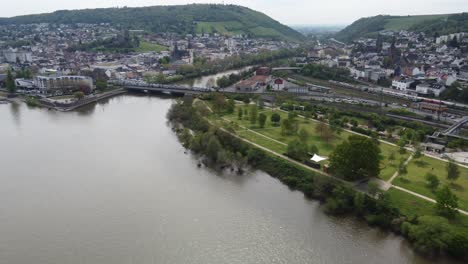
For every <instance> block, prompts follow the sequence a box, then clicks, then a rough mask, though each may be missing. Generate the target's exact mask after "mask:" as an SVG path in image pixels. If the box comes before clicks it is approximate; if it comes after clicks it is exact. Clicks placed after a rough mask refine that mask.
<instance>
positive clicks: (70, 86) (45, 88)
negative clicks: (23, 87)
mask: <svg viewBox="0 0 468 264" xmlns="http://www.w3.org/2000/svg"><path fill="white" fill-rule="evenodd" d="M33 83H34V86H35V88H36V89H38V90H39V91H40V93H42V94H65V93H71V92H73V91H77V90H82V91H83V92H87V93H89V92H91V91H92V90H93V79H91V78H90V77H87V76H57V77H51V76H36V77H35V78H34V80H33Z"/></svg>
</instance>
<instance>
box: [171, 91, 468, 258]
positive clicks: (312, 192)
mask: <svg viewBox="0 0 468 264" xmlns="http://www.w3.org/2000/svg"><path fill="white" fill-rule="evenodd" d="M187 100H188V99H186V100H184V103H182V104H180V103H179V104H176V105H174V107H175V108H174V109H173V111H172V112H170V113H169V115H168V118H169V120H172V121H175V122H181V123H182V124H184V125H185V126H187V127H189V128H190V129H193V130H194V131H195V135H194V136H192V137H190V136H188V134H186V133H179V138H180V139H181V141H182V142H183V144H184V146H188V147H189V148H191V149H192V150H194V151H195V152H197V153H203V154H205V155H207V156H208V157H209V158H210V159H211V160H212V161H213V162H226V159H227V160H234V162H235V160H236V158H238V157H240V158H246V159H247V160H248V162H249V164H251V165H252V166H254V167H255V168H258V169H261V170H263V171H265V172H267V173H269V174H270V175H272V176H273V177H275V178H278V179H279V180H280V181H282V182H283V183H284V184H286V185H287V186H289V187H290V188H292V189H295V190H300V191H302V192H303V193H304V194H305V195H306V196H308V197H311V198H315V199H318V200H320V201H322V202H324V208H325V211H326V212H328V213H330V214H334V215H354V216H356V217H358V218H360V219H363V220H364V221H366V222H367V223H368V224H369V225H371V226H379V227H381V228H383V229H386V230H391V231H393V232H395V233H397V234H402V235H403V236H404V237H406V238H408V239H409V240H410V241H413V242H415V243H416V244H415V249H416V250H417V251H418V252H420V253H421V254H424V255H428V256H435V255H439V254H444V253H450V254H451V255H453V256H457V257H462V256H463V255H464V254H466V248H467V246H468V244H463V243H465V242H460V241H466V237H464V236H462V235H461V234H459V233H458V232H459V231H463V228H462V226H457V227H456V228H455V226H453V229H452V226H449V223H448V221H447V220H446V219H445V218H442V217H438V216H434V215H431V216H425V215H419V217H418V216H416V217H414V216H411V217H409V215H405V214H403V213H402V212H400V210H399V207H395V204H394V203H393V201H392V202H390V200H389V199H390V198H391V197H390V196H389V194H388V193H386V192H382V193H379V194H378V195H377V196H375V195H372V196H369V195H365V194H363V193H361V192H360V191H357V190H354V189H353V188H352V187H351V188H350V187H349V186H348V185H347V184H344V185H343V184H342V183H341V182H340V181H335V180H334V179H332V178H327V177H323V176H321V174H320V173H314V172H311V170H308V169H306V168H303V167H301V166H299V165H297V164H294V163H291V162H290V161H288V160H287V159H285V158H284V157H275V156H277V155H272V154H271V153H269V152H270V151H265V150H264V148H263V147H259V146H256V144H253V143H251V142H250V141H247V140H245V139H243V138H241V137H239V136H237V135H235V134H233V133H234V129H232V127H231V128H230V127H223V126H222V125H221V124H217V125H221V126H220V128H219V127H218V128H213V127H212V126H213V124H212V123H211V122H208V121H206V122H207V123H206V122H204V121H203V118H201V117H199V116H197V114H196V112H197V111H200V112H204V113H205V114H206V113H207V112H208V111H205V110H202V109H201V106H198V107H194V108H193V109H192V108H191V107H184V106H183V104H186V103H188V102H189V101H187ZM184 109H185V110H184ZM184 113H185V114H184ZM188 117H189V118H188ZM187 118H188V119H187ZM200 140H201V141H200ZM203 142H205V143H203ZM212 142H215V143H212ZM246 143H247V145H246ZM248 145H253V147H252V146H248ZM215 146H216V147H215ZM215 149H220V150H218V151H217V152H216V151H215ZM216 153H218V154H216ZM221 153H226V154H221ZM233 154H236V155H233ZM234 156H235V157H234ZM226 157H234V158H231V159H230V158H226ZM391 193H392V194H393V193H394V191H392V192H391ZM375 197H377V198H375ZM392 200H393V198H392ZM434 221H435V222H434ZM436 223H437V224H436ZM434 224H435V225H434ZM431 225H434V226H431ZM429 226H431V227H429ZM421 228H422V229H424V228H429V229H430V228H441V230H444V231H443V232H442V233H437V234H436V233H434V234H432V235H433V236H436V237H438V236H445V235H448V233H450V234H451V235H450V236H448V237H445V238H443V237H441V238H440V239H443V241H444V243H445V245H446V246H445V247H441V248H439V247H433V244H431V243H432V242H431V241H430V239H429V240H427V241H424V242H423V240H421V239H422V238H421V237H420V235H417V232H419V231H416V230H419V229H421ZM463 232H464V231H463ZM460 243H461V244H460Z"/></svg>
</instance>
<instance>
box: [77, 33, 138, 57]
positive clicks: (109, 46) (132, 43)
mask: <svg viewBox="0 0 468 264" xmlns="http://www.w3.org/2000/svg"><path fill="white" fill-rule="evenodd" d="M139 46H140V39H139V38H138V36H136V35H130V33H129V31H128V30H124V32H123V34H119V35H117V36H116V37H112V38H109V39H101V40H96V41H93V42H90V43H79V44H78V45H74V46H72V47H70V48H69V49H68V51H70V52H74V51H77V50H80V51H105V52H122V53H128V52H132V51H134V49H136V48H138V47H139Z"/></svg>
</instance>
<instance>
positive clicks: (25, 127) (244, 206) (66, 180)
mask: <svg viewBox="0 0 468 264" xmlns="http://www.w3.org/2000/svg"><path fill="white" fill-rule="evenodd" d="M172 102H173V99H171V98H164V97H155V96H146V95H123V96H119V97H116V98H113V99H110V100H108V101H105V102H101V103H98V104H96V105H93V106H90V107H88V108H85V109H82V110H81V111H78V112H69V113H61V112H55V111H50V110H47V109H38V108H29V107H27V106H26V105H24V104H7V105H0V124H1V126H0V263H8V264H29V263H31V264H33V263H34V264H55V263H56V264H65V263H71V264H75V263H80V264H82V263H90V264H132V263H135V264H146V263H155V264H160V263H184V264H185V263H203V264H205V263H213V264H220V263H242V264H245V263H398V264H400V263H429V261H428V260H425V259H423V258H421V257H419V256H417V255H415V253H413V251H412V250H411V248H410V247H409V246H408V244H407V243H406V242H404V241H403V239H402V238H401V237H398V236H395V235H392V234H389V233H385V232H381V231H379V230H378V229H375V228H370V227H368V226H367V225H365V224H363V223H362V222H359V221H355V220H353V219H349V218H333V217H330V216H327V215H325V214H324V213H323V212H322V208H321V206H320V205H319V203H318V202H315V201H310V200H307V199H305V198H304V197H303V195H302V194H301V193H299V192H295V191H291V190H289V189H288V188H287V187H286V186H284V185H283V184H281V183H280V182H279V181H278V180H276V179H274V178H272V177H270V176H269V175H267V174H265V173H263V172H251V173H249V174H247V175H243V176H238V175H229V174H220V173H216V172H214V171H212V170H209V169H207V168H201V169H199V168H197V158H196V157H195V156H193V155H190V154H185V153H184V149H183V148H182V147H181V145H180V144H179V142H178V141H177V138H176V136H175V135H174V133H173V132H172V130H171V129H170V127H169V126H168V125H167V123H166V112H167V110H168V109H169V107H170V105H171V103H172ZM441 263H443V261H441Z"/></svg>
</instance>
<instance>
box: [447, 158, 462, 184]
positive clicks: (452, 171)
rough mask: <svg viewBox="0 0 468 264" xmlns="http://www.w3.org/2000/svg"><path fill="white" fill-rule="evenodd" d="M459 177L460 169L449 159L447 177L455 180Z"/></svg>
mask: <svg viewBox="0 0 468 264" xmlns="http://www.w3.org/2000/svg"><path fill="white" fill-rule="evenodd" d="M458 177H460V170H459V169H458V166H457V164H455V163H454V162H453V160H449V162H448V163H447V179H448V180H450V181H452V183H453V182H454V181H456V180H457V179H458Z"/></svg>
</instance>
